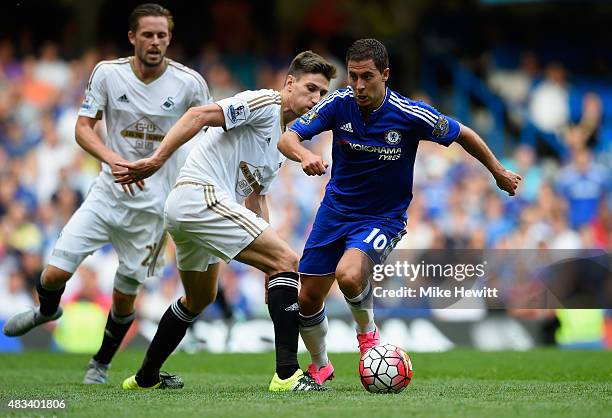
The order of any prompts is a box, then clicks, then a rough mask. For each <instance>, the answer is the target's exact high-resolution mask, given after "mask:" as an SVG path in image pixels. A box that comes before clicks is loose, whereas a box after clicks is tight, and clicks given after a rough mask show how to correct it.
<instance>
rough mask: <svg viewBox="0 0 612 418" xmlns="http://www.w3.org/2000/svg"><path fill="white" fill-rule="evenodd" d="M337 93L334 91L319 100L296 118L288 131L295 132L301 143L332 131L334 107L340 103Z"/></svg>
mask: <svg viewBox="0 0 612 418" xmlns="http://www.w3.org/2000/svg"><path fill="white" fill-rule="evenodd" d="M337 93H338V92H337V91H336V92H334V93H333V94H332V95H331V96H329V97H325V98H324V99H323V100H321V101H320V102H319V103H318V104H317V105H316V106H315V107H313V108H312V109H311V110H309V111H308V112H307V113H306V114H304V115H302V116H301V117H300V118H298V120H297V121H296V122H295V123H294V124H293V125H291V127H290V128H289V130H290V131H292V132H295V133H296V134H297V135H298V136H299V137H300V139H301V140H302V141H309V140H311V139H312V137H313V136H315V135H318V134H320V133H321V132H324V131H329V130H330V129H332V128H333V127H334V121H335V111H336V107H337V106H338V104H339V103H340V101H341V98H340V97H339V95H338V94H337Z"/></svg>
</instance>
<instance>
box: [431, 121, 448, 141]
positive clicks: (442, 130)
mask: <svg viewBox="0 0 612 418" xmlns="http://www.w3.org/2000/svg"><path fill="white" fill-rule="evenodd" d="M448 129H449V124H448V119H446V118H445V117H444V116H442V115H440V116H439V117H438V121H437V122H436V125H435V126H434V130H433V134H434V136H437V137H438V138H440V137H443V136H445V135H446V134H447V133H448Z"/></svg>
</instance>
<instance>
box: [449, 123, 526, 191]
mask: <svg viewBox="0 0 612 418" xmlns="http://www.w3.org/2000/svg"><path fill="white" fill-rule="evenodd" d="M455 142H457V143H459V144H460V145H461V146H462V147H463V148H464V149H465V150H466V151H467V152H468V153H469V154H470V155H472V156H473V157H474V158H476V159H477V160H478V161H480V162H481V163H482V164H483V165H484V166H485V167H487V169H488V170H489V171H490V172H491V174H492V175H493V177H494V178H495V181H496V183H497V187H499V188H500V189H501V190H504V191H506V192H508V194H509V195H510V196H514V193H515V191H516V188H517V187H518V185H519V183H520V182H521V180H523V179H522V177H521V176H519V175H518V174H516V173H513V172H512V171H510V170H506V169H505V168H504V166H503V165H502V164H501V163H500V162H499V160H498V159H497V158H496V157H495V155H494V154H493V152H492V151H491V149H490V148H489V147H488V146H487V144H486V143H485V142H484V140H483V139H482V138H481V137H480V136H479V135H478V134H477V133H476V132H474V131H473V130H472V129H471V128H468V127H467V126H465V125H461V133H460V134H459V137H458V138H457V140H456V141H455Z"/></svg>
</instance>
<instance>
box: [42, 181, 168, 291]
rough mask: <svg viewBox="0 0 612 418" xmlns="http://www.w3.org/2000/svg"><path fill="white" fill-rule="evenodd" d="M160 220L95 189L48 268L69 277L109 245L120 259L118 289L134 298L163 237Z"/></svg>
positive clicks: (64, 233)
mask: <svg viewBox="0 0 612 418" xmlns="http://www.w3.org/2000/svg"><path fill="white" fill-rule="evenodd" d="M163 228H164V223H163V218H162V217H161V216H158V215H155V214H152V213H150V212H144V211H140V210H134V209H129V208H127V207H125V206H123V205H121V204H119V203H117V202H116V201H115V199H114V198H112V196H109V195H108V194H106V193H104V191H103V190H101V189H100V188H99V187H97V186H96V185H94V186H93V187H92V189H91V191H90V192H89V193H88V195H87V198H86V199H85V201H84V202H83V204H82V205H81V207H80V208H79V209H78V210H77V211H76V212H75V213H74V214H73V215H72V217H71V218H70V220H69V221H68V223H67V224H66V226H64V229H63V230H62V232H61V234H60V236H59V238H58V240H57V243H56V244H55V248H54V249H53V253H52V254H51V258H50V259H49V264H50V265H52V266H55V267H57V268H60V269H62V270H64V271H67V272H69V273H74V272H75V270H76V269H77V267H78V266H79V265H80V264H81V262H82V261H83V260H84V259H85V257H87V256H88V255H90V254H92V253H93V252H95V251H96V250H98V249H99V248H101V247H102V246H104V245H105V244H108V243H109V242H110V243H111V244H112V245H113V248H114V249H115V251H116V252H117V254H118V257H119V267H118V268H117V274H116V275H115V283H114V287H115V289H117V290H119V291H120V292H122V293H125V294H128V295H135V294H136V293H137V292H138V287H139V286H140V284H142V282H144V280H145V279H146V278H147V270H148V268H149V264H150V263H151V262H152V260H154V259H155V257H154V254H155V250H156V247H157V246H158V245H160V242H161V240H162V238H163V236H164V229H163Z"/></svg>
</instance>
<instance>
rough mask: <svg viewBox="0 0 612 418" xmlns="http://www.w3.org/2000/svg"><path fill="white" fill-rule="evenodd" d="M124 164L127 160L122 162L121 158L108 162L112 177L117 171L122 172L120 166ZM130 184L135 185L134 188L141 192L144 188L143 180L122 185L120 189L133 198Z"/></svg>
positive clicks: (132, 189)
mask: <svg viewBox="0 0 612 418" xmlns="http://www.w3.org/2000/svg"><path fill="white" fill-rule="evenodd" d="M126 163H127V160H124V159H123V158H121V157H117V158H116V159H115V160H113V161H109V165H110V168H111V172H112V173H113V175H115V173H116V172H117V171H120V170H123V167H122V166H121V164H126ZM132 184H136V187H138V188H139V189H140V190H141V191H142V190H144V187H145V183H144V180H139V181H135V182H132V183H128V184H122V185H121V187H123V191H124V192H125V193H127V194H129V195H130V196H134V188H133V187H132Z"/></svg>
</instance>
